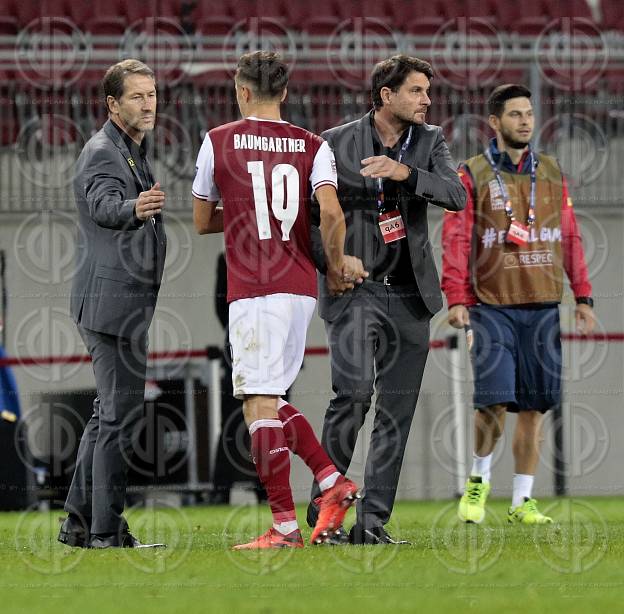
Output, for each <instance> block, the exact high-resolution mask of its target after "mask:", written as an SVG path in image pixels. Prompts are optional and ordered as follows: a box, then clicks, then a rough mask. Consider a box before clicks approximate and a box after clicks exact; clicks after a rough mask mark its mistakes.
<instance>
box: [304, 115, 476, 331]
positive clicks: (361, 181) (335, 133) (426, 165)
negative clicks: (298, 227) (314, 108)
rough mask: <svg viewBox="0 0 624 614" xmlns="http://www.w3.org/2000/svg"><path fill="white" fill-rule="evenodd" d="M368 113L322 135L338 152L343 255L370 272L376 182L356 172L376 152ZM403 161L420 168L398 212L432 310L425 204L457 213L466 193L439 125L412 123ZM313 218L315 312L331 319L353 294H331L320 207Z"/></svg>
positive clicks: (435, 306) (436, 304) (437, 297)
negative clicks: (344, 227)
mask: <svg viewBox="0 0 624 614" xmlns="http://www.w3.org/2000/svg"><path fill="white" fill-rule="evenodd" d="M370 115H371V114H370V113H367V114H366V115H365V116H364V117H363V118H361V119H358V120H356V121H353V122H350V123H348V124H344V125H343V126H338V127H336V128H331V129H330V130H327V131H326V132H324V133H323V134H322V135H321V136H322V137H323V138H324V139H325V140H326V141H327V142H328V143H329V145H330V147H331V148H332V149H333V151H334V155H335V156H336V165H337V170H338V199H339V200H340V205H341V206H342V209H343V211H344V214H345V221H346V224H347V236H346V240H345V253H346V254H349V255H352V256H357V257H358V258H361V260H362V262H363V263H364V268H365V269H367V270H369V271H370V270H372V268H373V261H372V260H373V259H374V249H373V248H374V243H373V241H374V240H377V237H378V236H379V237H380V235H379V232H380V231H379V226H378V225H377V222H378V214H377V210H376V209H375V208H371V203H375V202H376V200H377V193H376V190H375V184H374V180H373V179H370V178H368V177H367V178H365V177H362V175H361V174H360V169H361V168H362V164H361V160H363V159H364V158H369V157H371V156H374V155H375V153H374V150H373V135H372V127H371V118H370ZM403 162H404V163H405V164H408V165H409V166H412V167H414V168H417V169H418V182H417V185H416V191H415V192H413V193H411V192H408V191H407V189H405V188H404V187H401V190H400V191H401V196H400V202H399V210H400V211H401V215H402V217H403V220H404V222H405V225H406V233H407V242H408V245H409V252H410V259H411V263H412V268H413V270H414V276H415V278H416V284H417V285H418V290H419V292H420V295H421V296H422V299H423V301H424V303H425V306H426V307H427V309H428V310H429V311H430V313H431V314H434V313H436V312H437V311H439V310H440V309H441V308H442V294H441V292H440V281H439V279H438V273H437V271H436V267H435V263H434V261H433V255H432V253H431V244H430V243H429V238H428V227H427V207H428V205H429V204H433V205H436V206H438V207H443V208H445V209H448V210H450V211H461V210H462V209H463V208H464V207H465V206H466V192H465V190H464V188H463V186H462V183H461V181H460V179H459V177H458V175H457V172H456V167H455V164H454V163H453V160H452V159H451V155H450V153H449V150H448V147H447V145H446V141H445V140H444V135H443V134H442V129H441V128H440V127H438V126H430V125H428V124H423V125H414V134H413V137H412V143H411V144H410V146H409V149H408V150H407V151H406V152H405V155H404V156H403ZM317 207H318V205H317ZM313 222H314V224H313V230H312V245H313V252H314V258H315V261H316V265H317V268H318V269H319V271H320V274H319V315H320V316H321V317H322V318H323V319H325V320H328V321H331V320H334V319H335V318H337V317H338V316H339V315H340V314H341V313H342V311H343V310H344V309H345V307H346V306H347V305H348V304H349V301H350V300H351V297H352V295H353V293H351V292H348V293H346V294H345V295H344V296H342V297H331V296H329V294H328V293H327V287H326V284H325V276H324V274H323V273H324V271H325V270H326V266H325V257H324V253H323V245H322V242H321V236H320V231H319V229H318V210H316V211H314V209H313ZM356 291H357V289H356Z"/></svg>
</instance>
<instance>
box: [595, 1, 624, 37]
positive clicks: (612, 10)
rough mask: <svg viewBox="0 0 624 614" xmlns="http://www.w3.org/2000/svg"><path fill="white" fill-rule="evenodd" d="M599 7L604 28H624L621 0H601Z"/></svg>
mask: <svg viewBox="0 0 624 614" xmlns="http://www.w3.org/2000/svg"><path fill="white" fill-rule="evenodd" d="M600 8H601V12H602V22H601V23H602V27H603V28H604V29H605V30H621V31H622V30H624V3H623V2H622V1H621V0H602V4H601V6H600Z"/></svg>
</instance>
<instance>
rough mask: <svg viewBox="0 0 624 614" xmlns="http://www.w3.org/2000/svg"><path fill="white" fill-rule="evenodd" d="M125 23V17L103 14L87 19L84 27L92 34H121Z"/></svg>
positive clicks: (124, 29) (124, 28)
mask: <svg viewBox="0 0 624 614" xmlns="http://www.w3.org/2000/svg"><path fill="white" fill-rule="evenodd" d="M127 25H128V23H127V20H126V19H125V17H112V16H104V17H93V18H92V19H89V20H87V22H86V23H85V26H84V27H85V31H87V32H89V33H91V34H93V35H94V36H123V33H124V32H125V31H126V27H127ZM105 46H106V45H105ZM109 46H110V45H109Z"/></svg>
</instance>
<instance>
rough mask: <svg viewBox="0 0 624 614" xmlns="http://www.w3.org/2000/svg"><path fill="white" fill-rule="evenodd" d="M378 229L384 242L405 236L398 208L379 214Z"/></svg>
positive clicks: (390, 241) (392, 241) (391, 241)
mask: <svg viewBox="0 0 624 614" xmlns="http://www.w3.org/2000/svg"><path fill="white" fill-rule="evenodd" d="M379 230H381V236H382V237H383V240H384V243H385V244H386V245H387V244H388V243H394V242H395V241H399V240H401V239H403V238H405V236H406V235H405V225H404V224H403V218H402V217H401V212H400V211H399V210H398V209H395V210H394V211H388V212H387V213H382V214H380V215H379Z"/></svg>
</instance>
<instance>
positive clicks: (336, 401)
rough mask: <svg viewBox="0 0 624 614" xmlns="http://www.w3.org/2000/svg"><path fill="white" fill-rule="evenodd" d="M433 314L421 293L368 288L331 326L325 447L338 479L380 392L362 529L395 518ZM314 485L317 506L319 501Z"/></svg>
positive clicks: (356, 295)
mask: <svg viewBox="0 0 624 614" xmlns="http://www.w3.org/2000/svg"><path fill="white" fill-rule="evenodd" d="M430 319H431V313H430V312H429V311H428V310H427V308H426V307H425V305H424V303H423V301H422V299H421V298H420V296H419V295H418V290H417V288H416V286H415V285H408V286H385V285H384V284H382V283H376V282H370V281H365V282H364V284H363V285H362V286H360V287H358V288H356V289H355V290H354V296H353V297H352V299H351V301H350V303H349V305H348V306H347V308H346V309H344V310H343V311H342V313H341V314H340V315H339V316H338V317H337V318H336V319H335V320H332V321H326V323H325V325H326V330H327V335H328V338H329V347H330V353H331V375H332V388H333V392H334V395H335V396H334V398H333V399H332V400H331V402H330V404H329V408H328V409H327V413H326V414H325V422H324V426H323V435H322V445H323V447H324V448H325V450H326V451H327V453H328V454H329V456H330V458H331V459H332V460H333V461H334V463H335V465H336V467H337V469H338V471H340V472H341V473H346V472H347V469H348V468H349V466H350V465H351V463H352V458H353V452H354V448H355V443H356V440H357V436H358V432H359V431H360V428H361V427H362V425H363V423H364V420H365V417H366V413H367V412H368V410H369V408H370V405H371V397H372V395H373V391H374V390H375V391H376V392H377V398H376V403H375V420H374V425H373V431H372V433H371V438H370V447H369V451H368V455H367V458H366V464H365V469H364V491H363V497H362V499H361V501H359V502H358V507H357V522H358V524H359V525H360V526H362V527H364V528H371V527H374V526H380V525H384V524H386V523H387V522H388V521H389V519H390V515H391V513H392V508H393V505H394V499H395V496H396V489H397V484H398V481H399V474H400V472H401V465H402V463H403V455H404V452H405V445H406V443H407V438H408V435H409V431H410V426H411V423H412V418H413V416H414V411H415V409H416V402H417V401H418V393H419V391H420V384H421V381H422V376H423V371H424V369H425V363H426V360H427V354H428V352H429V321H430ZM318 494H319V490H318V486H317V485H316V484H314V486H313V491H312V498H314V497H316V496H318Z"/></svg>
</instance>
